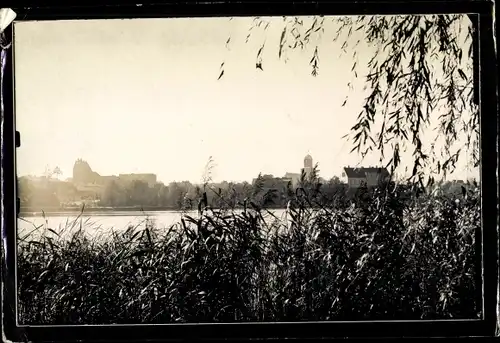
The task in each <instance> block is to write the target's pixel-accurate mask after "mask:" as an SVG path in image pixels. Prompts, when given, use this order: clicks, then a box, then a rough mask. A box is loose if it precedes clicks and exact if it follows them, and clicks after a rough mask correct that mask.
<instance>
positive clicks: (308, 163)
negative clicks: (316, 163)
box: [304, 154, 313, 177]
mask: <svg viewBox="0 0 500 343" xmlns="http://www.w3.org/2000/svg"><path fill="white" fill-rule="evenodd" d="M312 171H313V159H312V157H311V155H309V154H307V155H306V157H304V172H305V173H306V176H307V177H309V176H310V175H311V173H312Z"/></svg>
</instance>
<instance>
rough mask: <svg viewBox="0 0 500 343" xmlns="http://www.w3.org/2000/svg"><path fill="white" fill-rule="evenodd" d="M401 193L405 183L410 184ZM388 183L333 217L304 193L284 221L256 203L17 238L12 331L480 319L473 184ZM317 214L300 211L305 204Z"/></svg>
mask: <svg viewBox="0 0 500 343" xmlns="http://www.w3.org/2000/svg"><path fill="white" fill-rule="evenodd" d="M407 188H410V187H407ZM391 190H394V185H387V186H385V187H380V188H377V189H371V190H364V191H361V193H362V192H370V193H369V196H365V195H366V194H364V193H363V194H364V195H363V194H361V193H360V194H358V195H356V196H355V197H354V198H353V199H354V200H353V201H352V202H349V203H348V204H345V205H344V207H343V208H341V209H338V208H334V207H332V206H325V205H323V204H322V203H321V200H320V199H321V198H320V197H312V196H311V194H308V192H307V191H304V190H303V189H302V188H300V189H299V191H297V193H296V198H295V199H294V201H293V203H292V204H289V206H288V210H287V211H286V212H285V214H284V217H283V218H276V217H275V215H274V214H273V213H272V212H270V211H269V210H267V209H266V208H265V207H261V206H259V205H257V204H254V203H253V202H251V203H249V204H248V208H245V209H243V210H231V209H227V210H214V209H209V208H207V207H205V206H203V205H204V200H203V199H204V198H205V197H206V194H205V193H201V195H200V204H201V205H200V206H199V213H198V216H194V217H193V216H188V215H184V216H183V219H182V220H181V222H180V223H178V224H175V225H173V226H172V227H170V228H160V227H155V226H154V225H152V224H149V223H146V225H145V228H144V229H138V228H133V227H131V228H129V229H128V230H126V231H125V232H112V233H109V234H108V235H107V236H103V237H100V238H95V239H91V238H89V237H87V236H86V235H85V231H86V230H87V229H92V224H89V223H87V224H85V223H83V224H82V223H81V221H80V220H78V219H77V220H75V221H74V222H71V223H68V224H67V225H66V227H65V229H66V230H67V232H65V231H64V230H62V231H60V232H56V231H54V230H48V229H47V231H46V232H44V234H43V236H42V237H43V238H42V239H41V240H34V239H32V238H31V237H30V236H26V237H19V245H18V291H19V315H20V321H21V322H22V323H31V324H35V323H36V324H54V323H57V324H91V323H93V324H104V323H170V322H213V321H215V322H234V321H285V320H362V319H370V320H374V319H437V318H478V316H479V313H480V304H479V302H477V298H475V297H473V296H472V294H475V291H476V290H477V287H478V285H475V276H474V275H475V273H476V272H479V271H476V270H475V269H474V256H475V255H474V233H475V230H476V229H477V228H478V227H479V226H480V208H479V206H480V197H479V191H478V189H477V188H474V186H473V185H466V187H464V188H461V190H462V191H461V192H459V193H458V194H449V193H442V192H437V191H436V192H433V193H431V194H426V195H421V196H419V197H416V196H406V197H405V196H403V195H404V194H408V191H407V190H405V189H404V187H401V188H400V187H397V188H396V190H394V191H391ZM310 203H311V204H312V205H313V207H314V208H311V207H310V206H309V204H310Z"/></svg>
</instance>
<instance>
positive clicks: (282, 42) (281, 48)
mask: <svg viewBox="0 0 500 343" xmlns="http://www.w3.org/2000/svg"><path fill="white" fill-rule="evenodd" d="M285 34H286V26H285V28H284V29H283V32H281V38H280V48H279V51H278V58H281V52H282V50H283V45H284V40H285Z"/></svg>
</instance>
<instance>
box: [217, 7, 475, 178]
mask: <svg viewBox="0 0 500 343" xmlns="http://www.w3.org/2000/svg"><path fill="white" fill-rule="evenodd" d="M330 21H331V22H333V24H334V26H333V27H332V26H331V25H329V24H331V22H330ZM272 25H281V26H282V32H281V36H280V41H279V46H278V47H276V53H277V55H278V57H279V58H280V59H282V60H284V61H285V62H286V61H287V60H288V58H287V57H286V56H287V52H288V51H294V50H307V48H311V50H310V51H312V58H311V60H310V66H311V69H312V72H311V74H312V76H317V75H318V74H319V69H320V54H321V53H320V51H319V47H320V44H321V43H322V42H325V41H326V42H328V41H329V40H330V36H328V33H331V34H332V35H333V42H335V43H332V44H338V45H339V46H340V44H339V43H342V45H341V46H340V51H341V54H348V53H350V54H352V55H351V56H350V57H351V58H352V59H351V60H352V61H353V65H352V73H353V74H354V76H355V77H356V78H357V77H358V71H359V69H362V68H363V67H364V66H361V67H360V63H358V62H359V57H360V56H359V55H360V53H359V52H360V51H365V52H366V51H368V52H369V53H371V54H372V55H371V59H370V60H369V62H368V66H367V67H368V68H367V72H366V74H364V75H360V77H363V78H364V79H365V85H366V88H367V89H368V90H369V93H368V96H367V97H366V98H365V100H364V103H363V105H362V107H361V108H360V112H359V114H358V117H357V122H356V124H355V125H354V126H353V127H352V129H351V131H350V132H346V137H347V138H349V139H350V140H351V142H352V144H353V151H356V152H357V153H359V154H361V155H362V156H365V155H367V154H369V153H372V152H375V151H378V152H379V153H380V160H381V161H384V160H385V161H386V162H387V166H388V167H389V168H390V169H396V168H397V167H398V166H399V165H400V164H401V154H402V152H403V151H406V150H407V149H412V151H413V168H412V170H411V175H412V177H411V178H412V179H413V180H415V181H416V180H418V181H419V182H423V181H425V180H427V181H428V182H429V183H432V182H433V180H434V177H432V176H431V177H425V175H430V174H429V172H430V171H432V172H433V173H434V174H435V175H441V176H443V175H446V174H447V173H450V172H453V171H454V169H455V164H456V162H457V160H458V159H459V157H460V156H463V155H464V154H465V153H470V155H468V156H467V158H469V159H470V161H467V162H469V163H471V164H473V165H475V166H478V165H479V117H478V109H477V106H476V104H475V99H474V87H473V72H472V71H473V63H472V57H473V56H472V54H473V48H472V39H473V34H474V27H473V24H472V22H471V20H470V17H468V16H467V15H425V16H423V15H395V16H382V15H375V16H357V17H353V16H349V17H329V18H327V17H323V16H319V17H318V16H317V17H312V18H311V17H284V18H283V21H278V20H272V19H270V18H261V17H257V18H255V19H254V21H253V24H252V26H251V27H250V29H249V34H248V36H247V39H246V42H248V41H249V39H250V37H251V36H252V35H253V34H255V32H256V31H258V30H261V31H264V32H266V31H267V30H268V29H269V27H271V26H272ZM329 31H330V32H329ZM332 31H333V32H332ZM363 44H365V45H366V46H363ZM264 49H269V46H265V44H264V43H262V45H261V47H260V48H259V50H258V52H257V57H256V67H257V68H259V69H261V70H263V71H264V70H265V69H263V64H264V61H263V53H264ZM331 57H332V56H325V59H324V60H326V59H330V58H331ZM223 72H224V70H223V71H222V73H221V76H222V74H223ZM363 72H364V70H363ZM346 101H347V98H346ZM345 103H346V102H344V104H343V105H345ZM343 105H342V106H343ZM377 123H378V124H377ZM376 124H377V125H378V126H379V130H376V127H377V125H376ZM432 125H433V126H435V127H432ZM429 128H430V129H436V131H437V135H436V137H428V136H426V134H427V133H428V132H429ZM440 139H442V140H444V144H443V147H442V150H441V151H439V150H438V149H435V142H436V141H439V140H440ZM386 156H387V157H388V159H386V158H385V157H386Z"/></svg>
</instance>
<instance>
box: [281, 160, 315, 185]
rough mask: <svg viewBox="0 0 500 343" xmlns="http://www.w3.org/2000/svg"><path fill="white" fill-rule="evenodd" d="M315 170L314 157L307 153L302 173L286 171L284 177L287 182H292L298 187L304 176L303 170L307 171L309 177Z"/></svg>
mask: <svg viewBox="0 0 500 343" xmlns="http://www.w3.org/2000/svg"><path fill="white" fill-rule="evenodd" d="M313 170H314V166H313V159H312V157H311V155H309V154H307V155H306V156H305V157H304V167H303V168H302V169H301V172H300V173H286V174H285V176H284V177H283V178H282V179H283V180H285V181H286V182H291V183H292V186H293V187H297V185H298V184H299V182H300V178H301V176H302V171H303V172H304V173H305V175H306V177H307V178H309V177H310V175H311V174H312V172H313Z"/></svg>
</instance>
